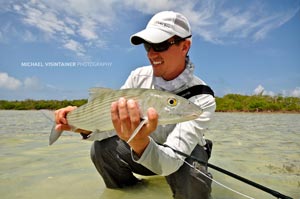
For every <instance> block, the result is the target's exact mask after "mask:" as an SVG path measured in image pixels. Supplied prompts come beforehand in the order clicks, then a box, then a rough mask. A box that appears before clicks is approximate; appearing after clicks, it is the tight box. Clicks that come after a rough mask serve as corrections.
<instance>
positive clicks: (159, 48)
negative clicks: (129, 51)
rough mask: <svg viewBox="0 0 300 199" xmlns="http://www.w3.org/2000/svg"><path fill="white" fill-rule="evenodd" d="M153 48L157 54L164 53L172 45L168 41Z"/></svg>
mask: <svg viewBox="0 0 300 199" xmlns="http://www.w3.org/2000/svg"><path fill="white" fill-rule="evenodd" d="M152 47H153V50H154V51H155V52H163V51H166V50H168V48H169V47H170V43H169V42H168V41H165V42H162V43H159V44H154V45H153V46H152Z"/></svg>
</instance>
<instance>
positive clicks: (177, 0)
mask: <svg viewBox="0 0 300 199" xmlns="http://www.w3.org/2000/svg"><path fill="white" fill-rule="evenodd" d="M7 4H8V3H6V4H5V5H7ZM286 5H287V6H281V7H279V6H277V7H276V9H273V8H274V6H273V5H268V2H267V3H266V2H264V1H255V2H253V1H246V2H243V3H238V4H235V3H232V1H227V0H225V1H217V0H206V1H198V0H190V1H182V0H174V1H170V0H153V1H149V0H139V1H135V0H126V1H117V0H110V1H106V0H98V1H96V0H85V1H84V0H66V1H54V0H40V1H35V0H31V1H27V2H25V3H22V4H21V3H19V2H18V1H15V3H14V4H13V5H11V6H10V9H12V10H13V11H14V12H16V13H18V14H20V16H22V18H21V19H20V20H22V21H23V22H24V24H26V25H29V26H31V27H35V28H37V29H38V30H40V31H41V32H42V33H43V34H45V36H46V37H45V38H48V39H50V40H55V41H58V42H60V43H61V45H62V46H64V47H65V48H67V49H69V50H72V51H74V52H76V53H77V54H83V55H84V53H86V51H87V49H88V48H90V47H91V46H90V45H93V46H94V47H100V48H101V47H105V46H106V45H103V44H105V43H106V41H105V39H104V38H103V37H102V33H103V32H104V31H105V32H106V33H107V32H109V31H115V30H116V29H117V28H116V27H118V23H122V22H124V20H126V19H125V18H124V16H129V15H130V14H128V13H130V12H131V11H138V12H140V13H143V14H148V15H153V14H154V13H156V12H158V11H161V10H175V11H179V12H181V13H183V14H184V15H185V16H187V18H188V19H189V21H190V23H191V25H192V30H193V35H194V36H200V37H202V38H203V39H204V40H206V41H208V42H212V43H219V44H226V43H235V42H237V41H239V40H240V39H246V40H253V41H259V40H262V39H264V38H265V37H267V36H268V34H269V33H270V32H271V31H272V30H274V29H276V28H278V27H280V26H282V25H283V24H285V23H286V22H288V21H289V20H290V19H291V18H293V17H294V16H295V15H296V13H297V12H298V11H299V9H300V8H299V5H296V6H293V5H292V3H290V4H286ZM145 25H146V24H145ZM2 27H4V25H2ZM23 33H24V31H23ZM4 35H5V32H3V31H0V40H2V41H4V40H5V38H4ZM103 35H104V34H103ZM23 37H24V40H27V41H34V39H33V37H32V35H30V34H29V32H27V34H23ZM66 41H74V42H77V43H78V44H80V47H77V48H74V45H73V47H72V46H71V44H70V43H69V42H67V43H66ZM74 42H73V44H74ZM78 44H77V45H76V46H79V45H78ZM76 50H78V51H76Z"/></svg>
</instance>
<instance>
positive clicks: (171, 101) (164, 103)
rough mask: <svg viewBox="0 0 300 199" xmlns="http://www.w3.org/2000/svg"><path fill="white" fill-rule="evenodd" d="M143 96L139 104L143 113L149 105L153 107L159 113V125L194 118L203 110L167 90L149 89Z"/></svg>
mask: <svg viewBox="0 0 300 199" xmlns="http://www.w3.org/2000/svg"><path fill="white" fill-rule="evenodd" d="M143 98H144V99H143V100H142V104H140V106H141V107H142V109H143V110H144V111H143V112H144V115H145V113H146V111H147V109H148V108H149V107H153V108H154V109H155V110H156V111H157V113H158V115H159V119H158V120H159V121H158V122H159V124H160V125H165V124H176V123H179V122H184V121H188V120H194V119H197V118H198V117H199V116H200V115H201V114H202V112H203V110H202V109H201V108H200V107H199V106H197V105H195V104H194V103H193V102H191V101H189V100H187V99H185V98H183V97H181V96H178V95H175V94H172V93H169V92H163V91H158V90H152V91H151V90H150V91H149V92H148V93H147V95H146V96H145V97H143Z"/></svg>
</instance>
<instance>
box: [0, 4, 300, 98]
mask: <svg viewBox="0 0 300 199" xmlns="http://www.w3.org/2000/svg"><path fill="white" fill-rule="evenodd" d="M163 10H173V11H177V12H180V13H182V14H184V15H185V16H186V17H187V18H188V20H189V21H190V24H191V27H192V34H193V43H192V47H191V49H190V52H189V56H190V58H191V61H192V62H193V63H194V64H195V74H196V75H197V76H198V77H200V78H201V79H203V80H204V81H205V82H206V83H207V84H208V85H210V86H211V87H212V88H213V90H214V91H215V94H216V96H219V97H222V96H224V95H226V94H230V93H234V94H242V95H253V94H258V93H263V94H264V95H271V96H276V95H282V96H294V97H300V0H284V1H283V0H205V1H204V0H203V1H202V0H201V1H200V0H198V1H196V0H187V1H186V0H172V1H171V0H151V1H149V0H126V1H121V0H65V1H56V0H23V1H21V0H10V1H7V0H0V99H4V100H25V99H37V100H38V99H58V100H62V99H70V100H71V99H82V98H88V95H89V93H88V90H89V88H92V87H107V88H113V89H118V88H119V87H121V86H122V85H123V83H124V82H125V80H126V79H127V77H128V75H129V74H130V72H131V71H132V70H134V69H135V68H137V67H140V66H145V65H149V61H148V59H147V56H146V52H145V50H144V48H143V46H133V45H132V44H130V41H129V38H130V36H131V35H132V34H134V33H136V32H138V31H140V30H142V29H143V28H145V26H146V25H147V22H148V21H149V19H150V18H151V17H152V16H153V15H154V14H155V13H157V12H159V11H163Z"/></svg>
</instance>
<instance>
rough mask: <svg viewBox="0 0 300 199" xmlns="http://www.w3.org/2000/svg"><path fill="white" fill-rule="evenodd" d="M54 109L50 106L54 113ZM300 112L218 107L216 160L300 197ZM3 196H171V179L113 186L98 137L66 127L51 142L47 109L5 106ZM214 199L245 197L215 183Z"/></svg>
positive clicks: (251, 191)
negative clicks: (94, 156)
mask: <svg viewBox="0 0 300 199" xmlns="http://www.w3.org/2000/svg"><path fill="white" fill-rule="evenodd" d="M48 114H50V112H48ZM299 121H300V114H252V113H217V114H216V116H215V118H214V122H213V123H212V124H211V128H210V130H209V131H208V132H207V133H206V137H207V138H209V139H212V140H213V141H214V147H213V153H212V158H211V160H210V162H211V163H212V164H215V165H217V166H219V167H221V168H224V169H226V170H229V171H231V172H233V173H236V174H238V175H241V176H243V177H246V178H248V179H250V180H253V181H255V182H257V183H259V184H262V185H265V186H267V187H270V188H271V189H274V190H277V191H279V192H281V193H283V194H286V195H289V196H292V197H293V198H299V197H300V193H299V191H298V190H299V188H300V180H299V179H300V178H299V174H300V153H299V152H300V123H299ZM0 124H1V126H0V136H1V140H0V150H1V158H0V171H1V173H0V195H1V198H3V199H10V198H20V199H27V198H44V199H48V198H49V199H50V198H51V199H56V198H64V199H68V198H70V199H71V198H72V199H81V198H91V199H108V198H109V199H114V198H118V199H119V198H121V199H123V198H124V199H129V198H130V199H137V198H143V199H150V198H151V199H152V198H161V199H164V198H166V199H167V198H171V192H170V190H169V187H168V185H167V183H166V182H165V179H164V177H150V178H149V177H148V178H146V179H145V180H144V182H143V183H142V184H140V185H138V186H136V187H133V188H128V189H122V190H110V189H106V188H105V186H104V184H103V181H102V179H101V177H100V176H99V174H98V173H97V171H96V169H95V168H94V166H93V165H92V162H91V161H90V157H89V149H90V145H91V142H88V141H81V140H80V136H78V135H77V134H71V133H65V134H63V135H62V136H63V137H62V138H61V139H60V140H58V141H57V143H55V144H54V145H53V146H51V147H49V146H48V136H49V132H50V129H51V126H52V123H51V122H50V121H49V119H47V118H46V117H45V116H44V115H43V114H42V113H41V112H40V111H0ZM210 171H211V172H212V173H213V175H214V179H216V180H217V181H219V182H221V183H223V184H225V185H227V186H229V187H231V188H234V189H236V190H238V191H241V192H242V193H245V194H247V195H250V196H251V197H254V198H266V199H268V198H270V199H271V198H274V197H273V196H271V195H270V194H265V193H264V192H262V191H259V190H258V189H256V188H252V187H250V186H248V185H245V184H244V183H242V182H239V181H237V180H234V179H232V178H231V177H229V176H226V175H224V174H221V173H219V172H217V171H214V170H210ZM213 198H214V199H227V198H228V199H238V198H242V197H241V196H238V195H237V194H235V193H232V192H231V191H228V190H226V189H224V188H222V187H220V186H218V185H216V184H213Z"/></svg>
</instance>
